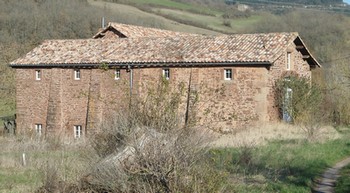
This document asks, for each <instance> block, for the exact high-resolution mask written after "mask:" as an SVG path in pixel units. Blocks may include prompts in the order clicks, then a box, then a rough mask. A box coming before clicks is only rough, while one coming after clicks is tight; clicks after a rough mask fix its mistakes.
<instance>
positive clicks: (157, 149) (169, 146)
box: [81, 81, 225, 192]
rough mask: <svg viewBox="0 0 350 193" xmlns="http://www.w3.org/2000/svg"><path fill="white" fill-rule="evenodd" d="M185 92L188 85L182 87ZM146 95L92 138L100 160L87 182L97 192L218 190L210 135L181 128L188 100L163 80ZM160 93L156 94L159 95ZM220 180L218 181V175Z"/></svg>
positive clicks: (85, 180) (218, 182) (217, 174)
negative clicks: (181, 111)
mask: <svg viewBox="0 0 350 193" xmlns="http://www.w3.org/2000/svg"><path fill="white" fill-rule="evenodd" d="M179 87H180V88H183V85H179ZM155 89H156V90H152V89H150V90H149V92H148V95H147V96H144V97H142V98H141V97H140V98H133V99H132V101H133V102H132V105H131V106H130V108H129V110H128V111H123V112H122V113H118V114H116V116H115V118H114V119H113V120H111V121H110V122H109V123H108V124H106V125H105V126H104V127H103V129H102V131H101V133H99V134H97V135H96V137H95V138H94V139H93V140H92V141H93V144H94V145H93V147H94V149H95V151H96V153H97V154H98V155H99V159H98V160H97V161H96V162H95V163H93V167H92V169H91V171H90V172H89V174H88V175H86V176H85V177H83V178H82V182H81V186H82V187H83V189H85V190H92V191H97V192H101V191H104V192H208V190H209V191H210V192H217V191H219V190H220V189H221V188H222V183H224V182H225V180H224V175H222V174H221V173H220V172H218V171H217V170H216V169H213V168H211V167H209V163H207V162H206V160H207V159H206V153H207V151H208V145H209V143H210V138H209V137H208V136H209V135H208V134H207V133H206V132H205V131H204V130H203V129H202V128H193V127H190V126H188V125H184V124H181V121H180V120H181V119H179V117H178V112H179V110H178V108H179V104H180V102H181V100H180V99H181V97H182V96H183V92H182V89H176V90H177V91H178V92H176V91H173V90H172V89H171V88H169V85H168V84H167V82H162V81H161V83H160V85H158V86H156V87H155ZM155 91H157V92H155ZM212 176H213V177H215V178H213V177H212Z"/></svg>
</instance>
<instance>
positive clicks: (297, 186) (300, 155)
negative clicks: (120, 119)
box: [0, 127, 350, 192]
mask: <svg viewBox="0 0 350 193" xmlns="http://www.w3.org/2000/svg"><path fill="white" fill-rule="evenodd" d="M293 129H295V130H297V129H298V128H295V127H293ZM267 132H268V131H267ZM349 132H350V129H348V128H345V129H343V130H342V131H340V132H338V134H340V137H339V138H337V139H333V138H332V137H330V138H331V139H328V140H326V139H323V140H322V141H315V142H309V141H308V140H307V139H306V138H293V137H290V139H285V140H272V141H266V143H265V145H259V144H251V143H250V142H247V143H246V144H245V145H241V146H239V147H225V148H219V147H215V148H214V147H211V148H210V150H209V151H208V153H206V154H205V160H206V163H207V164H209V165H206V169H205V170H201V175H205V174H206V172H209V173H210V174H215V175H216V176H217V180H220V183H219V185H220V187H216V188H215V186H214V184H210V183H209V184H208V185H210V186H212V187H211V188H215V189H217V188H219V189H217V190H218V191H223V192H225V191H226V192H227V191H229V192H261V191H264V192H310V185H311V183H312V180H313V179H315V178H316V177H317V176H318V175H319V174H321V173H322V172H323V170H324V169H325V168H327V167H329V166H332V165H333V164H334V163H336V162H337V161H339V160H342V159H343V158H345V157H348V156H350V150H349V148H348V145H349V142H348V139H349ZM247 134H248V133H247ZM249 134H250V133H249ZM92 141H93V140H78V141H76V140H72V139H65V140H63V139H58V138H54V139H48V140H42V139H38V138H27V137H25V138H23V137H19V136H17V137H1V138H0V145H1V146H2V148H1V150H0V171H1V172H0V179H1V180H0V192H34V191H35V190H38V189H39V188H40V190H47V191H49V190H53V189H55V188H58V187H59V186H62V185H63V184H65V187H66V188H68V185H69V184H75V185H77V184H79V183H80V182H81V180H83V179H85V178H84V177H86V176H87V174H88V173H89V172H90V171H91V168H92V167H95V166H96V165H95V163H96V161H97V160H99V159H100V158H99V156H98V155H97V154H96V151H95V150H94V147H93V145H92V144H93V143H91V142H92ZM242 144H244V143H242ZM95 148H96V147H95ZM23 153H25V155H26V165H24V164H23ZM88 168H90V169H88ZM347 171H348V169H346V170H344V173H345V174H347ZM347 176H348V175H344V179H342V178H341V179H340V181H339V186H348V185H347V181H346V179H348V177H347ZM202 180H208V179H202ZM206 182H209V181H206ZM211 182H213V181H212V180H211ZM343 190H344V188H341V189H340V191H338V192H344V191H343ZM199 192H206V191H205V190H202V191H199ZM345 192H346V191H345Z"/></svg>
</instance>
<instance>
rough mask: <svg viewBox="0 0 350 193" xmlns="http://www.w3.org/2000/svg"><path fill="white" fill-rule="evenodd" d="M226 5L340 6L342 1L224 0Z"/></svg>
mask: <svg viewBox="0 0 350 193" xmlns="http://www.w3.org/2000/svg"><path fill="white" fill-rule="evenodd" d="M225 2H226V3H228V4H232V3H237V2H238V3H243V4H244V3H247V2H252V3H278V4H288V5H290V4H301V5H337V4H342V3H343V0H243V1H237V0H225Z"/></svg>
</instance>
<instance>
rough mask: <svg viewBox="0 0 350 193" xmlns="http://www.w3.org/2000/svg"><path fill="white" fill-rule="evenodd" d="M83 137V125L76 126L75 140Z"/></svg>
mask: <svg viewBox="0 0 350 193" xmlns="http://www.w3.org/2000/svg"><path fill="white" fill-rule="evenodd" d="M81 135H82V130H81V125H74V138H76V139H78V138H80V137H81Z"/></svg>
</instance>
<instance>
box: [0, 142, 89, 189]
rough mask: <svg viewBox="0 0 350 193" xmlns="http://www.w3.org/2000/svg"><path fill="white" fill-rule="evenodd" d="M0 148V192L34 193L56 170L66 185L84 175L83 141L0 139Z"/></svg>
mask: <svg viewBox="0 0 350 193" xmlns="http://www.w3.org/2000/svg"><path fill="white" fill-rule="evenodd" d="M0 146H1V149H0V192H34V191H35V190H37V189H38V187H40V186H43V182H44V181H45V178H46V177H47V176H48V175H50V173H52V172H54V170H56V171H58V172H57V177H58V179H59V180H60V181H64V182H66V181H67V182H70V181H75V180H76V179H77V178H78V177H79V176H80V175H81V173H82V172H84V171H83V169H84V168H85V163H86V160H85V159H84V156H85V153H86V152H85V151H82V147H84V146H85V142H83V141H72V140H67V139H65V140H59V139H50V140H42V139H34V138H27V137H0ZM23 154H25V162H26V163H25V165H24V163H23Z"/></svg>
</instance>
